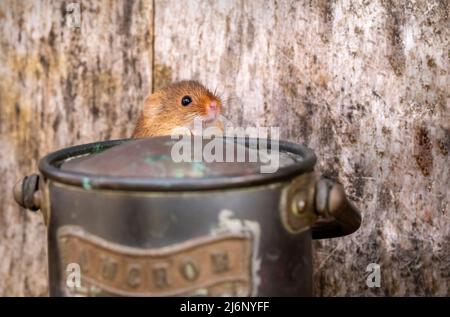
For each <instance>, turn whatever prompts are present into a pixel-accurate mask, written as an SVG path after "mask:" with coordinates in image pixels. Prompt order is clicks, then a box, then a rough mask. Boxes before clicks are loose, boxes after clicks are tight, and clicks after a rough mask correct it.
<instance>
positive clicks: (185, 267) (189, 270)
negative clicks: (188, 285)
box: [180, 260, 199, 281]
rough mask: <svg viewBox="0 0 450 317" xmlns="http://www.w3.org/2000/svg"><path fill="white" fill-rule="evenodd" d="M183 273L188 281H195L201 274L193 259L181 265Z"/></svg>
mask: <svg viewBox="0 0 450 317" xmlns="http://www.w3.org/2000/svg"><path fill="white" fill-rule="evenodd" d="M180 271H181V274H182V275H183V277H184V278H185V279H187V280H188V281H194V280H195V279H197V277H198V275H199V270H198V268H197V266H196V265H195V263H194V262H193V261H191V260H189V261H186V262H184V263H183V264H182V265H181V267H180Z"/></svg>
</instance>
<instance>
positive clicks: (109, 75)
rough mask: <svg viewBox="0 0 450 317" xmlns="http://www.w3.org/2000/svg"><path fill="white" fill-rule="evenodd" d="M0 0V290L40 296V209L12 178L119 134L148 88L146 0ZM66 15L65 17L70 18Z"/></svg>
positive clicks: (43, 286) (43, 283)
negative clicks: (27, 206)
mask: <svg viewBox="0 0 450 317" xmlns="http://www.w3.org/2000/svg"><path fill="white" fill-rule="evenodd" d="M74 2H76V1H25V0H22V1H13V0H11V1H10V0H3V1H0V30H1V31H0V47H1V50H0V78H1V80H0V133H1V134H0V144H1V151H0V174H1V175H2V186H1V188H0V208H1V210H0V259H1V260H0V296H4V295H29V296H35V295H46V294H47V259H46V249H45V245H46V234H45V232H46V228H45V226H44V224H43V221H42V216H41V215H39V214H32V213H30V212H28V211H25V210H23V209H20V208H19V207H18V206H17V205H16V204H15V202H14V201H13V199H12V195H11V189H12V186H13V185H14V183H15V181H17V180H18V179H19V178H21V177H23V176H24V175H27V174H30V173H34V172H36V171H37V162H38V160H39V159H40V158H41V157H42V156H43V155H45V154H47V153H49V152H50V151H54V150H57V149H60V148H63V147H66V146H70V145H75V144H80V143H87V142H93V141H96V140H106V139H112V138H121V137H127V136H129V135H130V134H131V132H132V129H133V122H134V120H135V118H136V117H137V114H138V111H139V110H140V107H141V102H142V99H143V97H144V96H145V95H146V94H147V93H148V91H149V89H150V88H151V77H152V76H151V68H152V67H151V65H152V45H151V41H152V39H153V29H152V21H153V20H152V17H153V14H152V1H151V0H136V1H126V0H121V1H107V0H102V1H82V2H80V4H81V7H80V9H81V11H80V13H81V20H80V22H81V25H80V27H72V25H73V24H70V23H69V19H72V18H71V17H69V15H70V14H72V13H69V12H68V11H67V7H66V6H67V5H68V4H69V3H74ZM70 21H73V20H70Z"/></svg>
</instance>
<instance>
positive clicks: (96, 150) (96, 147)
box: [91, 144, 103, 154]
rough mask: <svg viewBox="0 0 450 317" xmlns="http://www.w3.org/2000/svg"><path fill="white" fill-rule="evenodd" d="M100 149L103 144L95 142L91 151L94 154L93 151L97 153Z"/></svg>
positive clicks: (101, 149)
mask: <svg viewBox="0 0 450 317" xmlns="http://www.w3.org/2000/svg"><path fill="white" fill-rule="evenodd" d="M102 151H103V145H101V144H96V145H95V146H94V147H93V149H92V151H91V153H93V154H95V153H99V152H102Z"/></svg>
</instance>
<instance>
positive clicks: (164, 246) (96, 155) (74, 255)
mask: <svg viewBox="0 0 450 317" xmlns="http://www.w3.org/2000/svg"><path fill="white" fill-rule="evenodd" d="M225 141H226V142H230V140H229V139H227V140H225V139H224V142H225ZM266 141H267V140H266ZM231 142H232V143H233V144H234V145H235V146H245V147H246V148H248V149H252V148H254V146H256V145H258V142H257V141H255V140H252V139H232V140H231ZM267 144H268V145H269V148H272V149H274V148H275V145H276V148H278V149H279V151H280V153H283V155H284V154H285V155H286V160H285V161H284V165H283V164H282V166H281V167H280V169H279V170H278V171H277V172H276V173H271V174H261V173H257V172H256V170H257V168H258V167H260V165H259V164H253V163H252V164H249V163H245V162H244V163H243V164H238V165H224V164H227V163H223V164H217V163H201V164H202V166H204V167H203V168H202V169H201V172H195V170H193V169H192V168H193V167H192V166H193V165H192V164H187V165H183V166H182V165H174V164H173V162H170V161H167V162H166V160H165V159H160V158H161V157H162V156H161V155H168V149H170V148H171V147H172V146H173V140H171V139H170V138H169V137H159V138H149V139H142V140H118V141H107V142H98V143H92V144H87V145H81V146H75V147H71V148H67V149H63V150H60V151H57V152H55V153H51V154H49V155H47V156H46V157H44V158H43V159H42V160H41V161H40V164H39V169H40V172H41V175H40V176H31V177H26V178H24V180H22V181H21V182H19V183H18V185H16V188H15V193H14V196H15V198H16V201H17V202H18V203H19V204H21V205H22V206H25V207H27V208H29V209H32V210H36V209H39V208H40V209H41V211H42V212H43V215H44V217H45V219H46V222H47V224H48V250H49V282H50V295H51V296H74V295H77V296H79V295H81V296H101V295H108V296H109V295H114V296H115V295H117V296H311V295H312V271H313V267H312V246H311V241H312V239H313V238H331V237H336V236H341V235H345V234H349V233H352V232H353V231H355V230H356V229H357V228H358V227H359V225H360V222H361V218H360V215H359V212H358V211H357V210H356V209H355V208H354V207H353V205H351V203H350V202H349V201H348V200H347V199H346V198H345V195H344V192H343V190H342V187H341V186H340V185H339V184H336V183H333V182H332V181H330V180H326V179H324V178H322V177H320V176H318V175H316V174H315V173H314V172H313V168H314V164H315V161H316V158H315V156H314V153H313V152H312V151H311V150H310V149H308V148H305V147H303V146H301V145H298V144H294V143H290V142H276V144H275V143H274V141H270V140H268V141H267ZM155 157H158V158H159V159H157V160H155ZM133 164H134V165H133ZM175 166H182V168H181V173H180V172H177V173H175V174H174V171H175V170H176V168H175ZM193 171H194V172H195V173H194V172H193ZM77 269H79V272H78V271H77ZM78 273H79V274H78ZM77 274H78V275H77ZM78 277H79V278H80V281H81V282H80V283H79V284H77V283H74V282H76V281H77V278H78Z"/></svg>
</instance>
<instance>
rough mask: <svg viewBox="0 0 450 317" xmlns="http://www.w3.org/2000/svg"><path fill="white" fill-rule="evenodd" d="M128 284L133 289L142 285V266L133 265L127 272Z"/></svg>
mask: <svg viewBox="0 0 450 317" xmlns="http://www.w3.org/2000/svg"><path fill="white" fill-rule="evenodd" d="M127 283H128V285H130V286H131V287H133V288H136V287H139V285H141V266H140V265H138V264H134V265H131V266H130V267H128V270H127Z"/></svg>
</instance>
